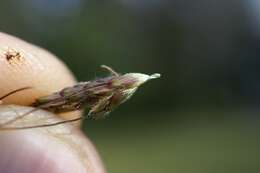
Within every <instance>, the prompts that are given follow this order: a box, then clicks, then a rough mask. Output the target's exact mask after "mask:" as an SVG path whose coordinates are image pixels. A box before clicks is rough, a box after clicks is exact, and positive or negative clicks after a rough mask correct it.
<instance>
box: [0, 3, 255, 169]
mask: <svg viewBox="0 0 260 173" xmlns="http://www.w3.org/2000/svg"><path fill="white" fill-rule="evenodd" d="M259 11H260V1H258V0H197V1H194V0H96V1H94V0H22V1H21V0H1V2H0V21H1V24H0V31H2V32H6V33H9V34H12V35H15V36H17V37H20V38H22V39H24V40H27V41H29V42H32V43H34V44H36V45H39V46H41V47H44V48H46V49H47V50H49V51H51V52H53V53H54V54H56V55H57V56H58V57H60V58H61V59H62V60H63V61H64V62H65V63H66V64H67V65H68V66H69V68H70V69H71V70H72V71H73V73H74V74H75V75H76V77H77V78H78V80H79V81H86V80H90V79H93V78H95V77H98V76H102V75H104V73H102V72H100V69H99V66H100V65H101V64H106V65H109V66H111V67H113V68H114V69H115V70H117V71H119V72H122V73H124V72H141V73H147V74H151V73H154V72H158V73H161V74H162V78H160V79H158V80H154V81H151V82H149V83H147V84H146V85H144V86H143V87H142V88H140V89H139V91H138V92H137V93H136V94H135V96H134V97H133V98H132V99H131V100H129V101H128V102H127V103H125V104H124V105H122V106H120V107H119V108H118V109H117V110H115V111H114V112H112V114H111V117H109V118H108V119H106V120H104V121H86V122H85V123H84V127H83V129H84V130H85V131H86V133H87V134H88V136H89V137H90V138H91V140H92V141H93V142H94V143H95V145H96V147H97V148H98V150H99V152H100V154H101V157H102V159H103V161H104V163H105V165H106V167H107V169H108V172H111V173H112V172H113V173H122V172H124V173H132V172H140V173H155V172H178V173H196V172H198V173H215V172H216V173H217V172H218V173H219V172H222V173H239V172H241V173H242V172H243V173H244V172H247V173H248V172H250V173H254V172H260V161H259V159H260V158H259V156H260V150H259V144H260V127H259V111H260V109H259V104H260V77H259V75H260V68H259V67H260V58H259V55H260V12H259Z"/></svg>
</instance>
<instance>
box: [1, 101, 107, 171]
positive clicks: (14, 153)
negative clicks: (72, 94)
mask: <svg viewBox="0 0 260 173" xmlns="http://www.w3.org/2000/svg"><path fill="white" fill-rule="evenodd" d="M28 110H30V108H28V107H18V106H11V107H10V106H1V107H0V116H1V117H0V119H1V120H2V121H3V118H2V116H5V117H12V118H14V117H15V116H18V114H22V113H23V112H25V111H28ZM57 120H58V118H56V117H55V115H53V114H51V113H48V112H46V111H37V112H34V113H33V114H32V115H30V116H27V117H25V118H23V119H22V120H20V119H19V120H17V121H15V122H14V123H12V124H10V126H12V127H18V126H26V125H29V124H30V123H34V122H35V121H37V123H39V124H42V123H47V122H48V123H51V122H54V121H57ZM39 121H40V122H39ZM0 172H5V173H9V172H10V173H13V172H20V173H34V172H37V173H46V172H48V173H71V172H73V173H85V172H88V173H105V169H104V166H103V164H102V162H101V160H100V157H99V155H98V153H97V151H96V149H95V147H94V146H93V145H92V143H91V142H90V141H89V140H88V139H87V138H86V137H85V136H84V135H83V134H82V133H81V132H80V131H79V130H78V128H75V127H74V126H72V125H70V124H63V125H59V126H53V127H48V128H38V129H29V130H18V131H4V132H3V131H0Z"/></svg>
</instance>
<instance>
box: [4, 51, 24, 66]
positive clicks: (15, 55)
mask: <svg viewBox="0 0 260 173" xmlns="http://www.w3.org/2000/svg"><path fill="white" fill-rule="evenodd" d="M5 58H6V60H7V61H8V62H9V63H14V62H20V61H22V59H23V57H22V55H21V54H20V52H17V51H15V50H8V51H7V52H6V53H5Z"/></svg>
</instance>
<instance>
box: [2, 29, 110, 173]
mask: <svg viewBox="0 0 260 173" xmlns="http://www.w3.org/2000/svg"><path fill="white" fill-rule="evenodd" d="M17 52H18V53H19V54H17ZM0 74H1V75H0V84H1V85H0V96H2V95H5V94H6V93H9V92H11V91H13V90H15V89H18V88H21V87H26V86H31V87H33V88H32V89H29V90H25V91H21V92H18V93H15V94H13V95H11V96H10V97H7V98H6V99H4V100H2V104H1V106H0V122H1V123H3V122H5V121H8V118H10V117H14V118H15V117H16V116H18V115H19V114H23V113H24V112H27V111H29V110H31V108H30V107H26V106H27V105H30V104H31V103H32V102H34V100H35V99H36V98H38V97H41V96H45V95H49V94H51V93H53V92H55V91H59V90H60V89H62V88H64V87H67V86H71V85H73V84H75V78H74V77H73V75H72V74H71V72H70V71H69V70H68V69H67V67H66V66H65V65H64V64H63V63H62V62H61V61H60V60H58V59H57V58H56V57H55V56H54V55H52V54H50V53H49V52H47V51H45V50H43V49H41V48H39V47H36V46H34V45H32V44H29V43H27V42H24V41H22V40H20V39H18V38H15V37H13V36H10V35H7V34H4V33H0ZM17 105H23V106H17ZM79 115H80V112H70V113H66V114H62V115H55V114H52V113H49V112H46V111H36V112H33V113H32V114H30V115H29V116H26V117H25V118H23V119H19V121H15V122H13V123H12V124H10V126H23V125H26V124H27V123H29V122H35V123H39V124H41V123H46V122H45V121H46V119H48V120H49V121H51V122H55V121H57V120H60V116H61V117H62V118H64V119H70V118H73V117H76V116H79ZM42 117H44V119H43V118H42ZM0 172H5V173H15V172H20V173H35V172H37V173H61V172H62V173H71V172H73V173H85V172H88V173H105V172H106V171H105V169H104V166H103V164H102V162H101V160H100V157H99V155H98V153H97V151H96V149H95V147H94V146H93V144H92V143H91V142H90V141H89V139H88V138H87V137H86V136H85V135H83V134H82V133H81V132H80V130H79V128H78V127H77V126H73V125H71V124H63V125H59V126H54V127H51V128H40V129H29V130H21V131H0Z"/></svg>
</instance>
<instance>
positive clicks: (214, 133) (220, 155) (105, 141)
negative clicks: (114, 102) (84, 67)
mask: <svg viewBox="0 0 260 173" xmlns="http://www.w3.org/2000/svg"><path fill="white" fill-rule="evenodd" d="M209 113H210V112H208V113H204V115H205V116H204V115H202V114H201V113H200V114H199V115H196V113H195V114H192V113H191V112H190V113H189V115H186V113H185V112H184V113H183V112H182V113H181V114H183V117H187V119H185V118H184V119H182V120H178V122H176V120H175V119H174V118H172V119H163V115H164V114H160V118H156V117H151V118H150V119H149V118H148V119H146V120H140V121H138V120H136V119H131V118H128V119H123V118H119V119H118V118H115V119H114V118H111V119H108V120H104V121H102V122H91V121H90V122H87V123H86V126H85V127H84V128H85V130H86V131H87V133H88V135H89V136H90V138H91V139H92V141H93V142H94V143H95V144H96V146H97V148H98V150H99V152H100V154H101V156H102V158H103V160H104V162H105V165H106V167H107V169H108V172H113V173H122V172H124V173H133V172H140V173H158V172H178V173H197V172H198V173H204V172H205V173H215V172H216V173H219V172H222V173H239V172H241V173H242V172H250V173H251V172H260V160H259V159H260V157H259V156H260V149H259V146H260V145H259V144H260V135H259V132H260V127H259V126H258V125H259V124H260V123H258V119H256V117H254V116H252V117H251V116H250V114H248V115H247V114H246V113H244V114H245V115H242V113H241V115H242V116H241V115H238V116H237V118H236V119H232V118H230V117H234V116H230V113H222V114H221V115H220V117H222V118H220V119H219V120H218V121H216V120H213V121H211V120H210V118H208V119H207V120H206V118H202V117H206V115H207V114H209ZM217 113H218V114H220V112H217ZM172 114H173V113H172ZM174 114H176V113H174ZM174 114H173V116H174ZM197 114H198V113H197ZM215 114H216V112H215ZM233 114H234V115H235V116H236V114H237V113H233ZM201 115H202V116H201ZM225 115H227V116H228V115H229V116H228V117H229V118H223V117H225ZM192 116H193V118H192ZM166 117H169V116H166ZM196 117H198V119H196ZM241 117H242V118H241ZM113 120H114V121H117V123H115V122H113V123H111V122H110V121H113Z"/></svg>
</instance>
